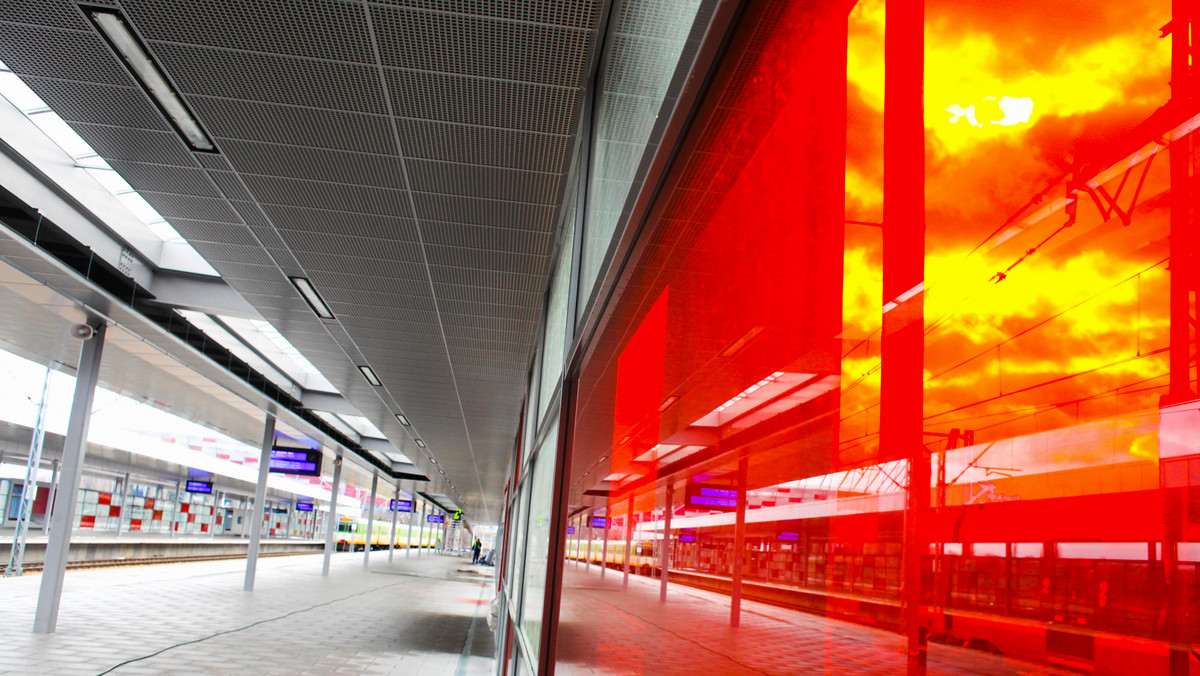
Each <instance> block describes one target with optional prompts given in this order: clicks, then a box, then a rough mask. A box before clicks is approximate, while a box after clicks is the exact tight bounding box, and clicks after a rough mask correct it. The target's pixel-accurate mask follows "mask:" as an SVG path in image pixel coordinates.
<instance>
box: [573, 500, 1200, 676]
mask: <svg viewBox="0 0 1200 676" xmlns="http://www.w3.org/2000/svg"><path fill="white" fill-rule="evenodd" d="M1163 509H1164V496H1163V494H1162V492H1161V491H1156V490H1147V491H1134V492H1127V493H1121V494H1106V495H1091V496H1082V497H1072V498H1060V499H1051V500H1030V501H1013V502H1004V503H990V504H986V505H970V506H966V507H962V506H960V507H948V508H944V509H943V510H942V511H941V512H937V513H934V512H932V511H931V513H930V514H929V517H928V518H927V528H928V533H929V537H928V539H929V540H930V541H931V542H932V543H933V544H931V545H930V549H929V553H928V555H927V556H925V557H924V561H923V566H922V580H921V583H922V591H923V603H922V605H923V609H922V614H923V618H924V624H925V626H926V627H927V629H928V630H929V632H930V638H931V640H932V641H934V642H941V643H946V644H951V645H956V646H963V647H969V648H974V649H979V650H984V651H987V652H991V653H995V654H1002V655H1009V656H1013V657H1021V658H1026V659H1034V660H1038V661H1042V662H1048V663H1051V664H1057V665H1060V666H1065V667H1069V668H1076V669H1084V670H1088V671H1091V670H1092V669H1093V668H1095V665H1104V667H1105V668H1106V669H1113V668H1116V669H1117V671H1115V672H1112V673H1147V672H1148V671H1149V670H1151V669H1152V667H1150V666H1149V665H1151V664H1153V663H1155V662H1156V661H1158V662H1162V661H1165V660H1166V659H1167V645H1168V644H1167V643H1166V641H1165V638H1166V637H1167V636H1169V635H1171V633H1172V632H1173V631H1174V632H1178V633H1177V634H1176V635H1177V636H1183V637H1190V638H1188V639H1185V640H1190V641H1191V642H1192V643H1193V645H1191V647H1190V650H1191V657H1189V660H1190V667H1191V672H1190V673H1191V674H1200V542H1182V543H1180V544H1179V549H1178V552H1179V566H1178V572H1177V573H1176V579H1175V580H1174V583H1175V585H1176V587H1175V590H1174V591H1173V592H1172V593H1171V594H1170V596H1172V597H1175V598H1178V599H1180V606H1178V608H1177V609H1176V610H1175V611H1173V615H1174V617H1175V618H1176V619H1175V622H1176V623H1177V624H1175V625H1174V628H1173V629H1172V627H1170V626H1168V624H1167V619H1166V618H1167V617H1168V609H1167V605H1166V604H1167V603H1168V600H1167V597H1168V594H1167V581H1166V577H1165V575H1164V564H1163V560H1162V544H1161V541H1162V523H1163ZM681 521H683V522H686V519H681ZM903 526H904V516H903V513H902V512H898V511H890V512H875V513H866V514H852V515H846V516H839V517H836V518H831V517H817V518H805V519H802V520H787V521H766V522H760V523H749V524H747V530H746V539H745V542H746V548H745V551H744V558H743V585H742V597H743V598H745V599H748V600H753V601H759V602H763V603H768V604H772V605H777V606H782V607H787V608H792V609H797V610H802V611H805V612H811V613H816V614H820V615H825V616H829V617H836V618H838V619H846V620H851V621H854V622H859V623H863V624H868V625H873V626H878V627H881V628H887V629H892V630H899V629H900V627H901V621H902V615H901V607H900V588H901V583H902V575H903V573H902V566H901V556H902V534H903ZM732 531H733V529H732V527H729V526H721V527H708V528H696V529H681V530H675V531H674V537H673V539H672V551H671V566H670V577H671V580H672V581H673V582H676V583H678V584H683V585H689V586H695V587H700V588H704V589H708V590H711V591H716V592H719V593H724V594H728V593H729V592H730V589H731V584H730V570H731V568H732V565H731V562H732V559H733V551H732V550H733V543H732V537H733V533H732ZM599 533H600V532H599V531H596V535H595V537H596V539H595V540H593V541H591V543H590V546H589V544H588V542H587V540H586V535H585V539H583V540H578V539H575V538H576V537H577V536H576V535H569V536H568V538H570V539H569V540H568V542H567V548H566V554H567V558H568V559H571V560H581V559H584V558H586V559H588V560H590V561H591V562H592V563H595V564H599V563H600V561H601V558H602V554H601V551H602V550H603V549H604V548H603V543H602V542H601V541H600V534H599ZM642 535H643V536H644V534H642ZM612 537H613V539H611V540H609V542H608V547H607V550H606V554H607V557H606V558H607V565H608V567H609V568H611V569H615V570H618V571H620V570H622V569H623V566H624V561H625V542H624V537H623V533H621V532H620V531H619V529H616V530H614V531H613V534H612ZM1193 539H1194V538H1193ZM657 543H658V541H656V540H637V541H635V542H634V545H633V551H632V556H631V558H630V572H631V573H634V574H638V575H645V576H650V577H658V575H659V555H660V552H659V549H658V546H657ZM1122 669H1124V671H1122ZM1153 671H1155V672H1157V671H1158V669H1157V668H1153ZM1163 673H1165V671H1164V672H1163Z"/></svg>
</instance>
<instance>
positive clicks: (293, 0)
mask: <svg viewBox="0 0 1200 676" xmlns="http://www.w3.org/2000/svg"><path fill="white" fill-rule="evenodd" d="M14 1H15V6H14V7H13V8H12V11H11V12H9V13H8V14H6V16H5V17H4V19H5V20H13V21H14V22H13V23H5V22H4V21H3V20H0V59H3V60H5V61H6V62H8V63H9V64H10V65H13V66H14V67H16V68H17V69H18V72H19V73H20V74H22V75H23V76H25V78H26V81H27V82H29V83H30V85H31V86H33V87H35V90H37V91H38V92H39V93H40V94H42V95H43V97H44V98H45V99H46V100H47V101H48V102H51V104H52V105H53V106H54V107H55V108H56V110H59V112H60V113H61V114H63V115H64V117H65V118H67V119H68V120H69V121H71V122H72V125H73V126H74V127H75V128H76V130H77V131H79V133H80V134H81V135H82V136H83V137H84V138H85V140H87V141H88V142H89V143H90V144H91V145H92V146H93V147H94V148H95V149H96V150H97V152H99V153H100V154H101V155H102V156H103V157H105V158H106V159H109V160H110V161H112V162H113V163H114V167H115V168H117V169H118V170H119V171H121V172H122V173H124V174H126V176H127V179H128V180H130V181H131V183H132V184H133V185H134V186H135V187H137V188H138V189H139V190H143V191H145V195H146V198H147V200H148V201H150V203H151V204H152V205H154V206H155V207H156V208H157V209H159V211H160V212H161V213H163V214H164V215H165V216H167V217H168V218H169V219H170V220H171V222H172V223H173V224H174V225H175V227H176V229H177V230H179V232H180V233H181V234H182V235H183V236H184V237H185V238H187V239H188V240H189V241H191V242H192V243H193V245H194V246H195V248H196V249H197V251H199V252H200V253H201V255H203V256H205V257H206V258H208V259H209V260H210V262H211V263H212V265H213V266H214V267H215V268H216V269H217V271H218V272H220V274H221V275H222V276H223V277H224V278H225V279H226V281H227V282H229V284H230V285H231V286H232V287H233V288H234V289H235V290H237V291H239V292H240V293H241V294H242V295H243V297H244V298H246V300H247V301H248V302H250V303H251V304H252V305H254V307H255V308H256V309H257V310H258V311H259V313H260V314H261V315H262V316H263V317H264V318H266V319H267V320H268V321H271V322H272V323H273V324H274V325H275V326H276V328H278V329H279V330H280V331H281V332H282V333H283V334H284V335H285V336H287V337H288V338H289V340H291V341H292V343H293V344H294V345H295V346H296V347H297V349H299V350H300V351H301V352H302V353H303V354H304V355H305V356H306V357H307V358H308V359H309V360H310V361H312V362H313V364H314V365H315V366H317V368H319V369H320V370H321V371H322V373H323V374H325V375H326V377H328V378H329V379H330V380H331V381H332V382H333V384H334V385H335V386H336V387H337V388H338V389H339V390H340V391H341V392H342V393H343V394H344V396H346V397H347V398H348V399H349V400H350V401H351V402H352V403H354V404H355V405H356V406H357V407H358V408H359V409H360V410H361V411H362V412H363V413H364V414H365V415H367V416H368V417H370V418H371V419H372V421H373V422H374V423H375V424H376V425H377V426H379V427H380V429H381V430H382V431H383V432H384V433H385V434H386V435H387V436H388V437H389V438H390V439H391V440H392V441H393V442H394V443H397V444H398V445H401V446H405V447H407V448H410V449H412V448H413V446H412V442H411V440H410V435H411V436H419V437H420V438H422V439H424V440H425V441H426V442H427V444H428V446H429V450H430V451H431V452H432V453H433V454H434V455H435V456H436V457H437V458H438V460H439V463H440V464H441V466H442V467H444V468H446V470H447V471H448V472H449V473H450V475H451V478H452V479H453V480H454V482H455V485H456V486H457V487H458V490H459V491H461V493H462V495H461V496H456V498H455V499H456V501H458V502H460V504H463V505H464V506H465V507H466V508H467V509H468V510H469V511H473V512H475V513H474V514H473V520H474V521H475V522H477V523H484V522H486V521H488V520H493V521H494V520H495V519H497V518H498V517H499V514H500V496H501V494H502V490H503V482H504V479H505V474H504V470H505V469H506V468H507V466H508V459H509V454H510V453H511V450H512V443H513V440H514V438H515V436H516V431H517V428H518V424H519V420H518V415H519V411H520V407H521V398H522V394H523V386H524V383H525V381H526V379H527V368H528V364H529V363H530V360H531V357H532V354H533V348H534V342H535V338H536V326H537V320H538V317H539V316H540V313H541V311H542V302H543V294H544V292H545V289H546V285H547V276H548V274H549V268H550V255H551V253H552V248H553V245H554V242H555V239H556V228H557V224H558V221H559V218H560V212H561V204H560V203H559V201H560V194H561V193H562V192H563V190H562V186H563V180H564V177H563V173H564V171H565V170H566V168H567V166H568V159H569V158H568V153H569V152H570V149H571V148H573V147H574V140H573V138H572V134H574V133H575V130H576V127H577V117H578V109H579V107H580V101H581V100H582V97H583V87H584V83H585V82H586V79H587V77H588V75H589V73H588V64H589V63H590V59H591V56H592V51H593V50H594V49H595V39H596V30H597V21H598V14H599V9H598V8H599V5H598V3H597V2H594V1H585V2H571V3H563V2H558V1H557V0H393V1H388V2H370V3H364V2H359V1H358V0H354V1H348V0H261V1H259V2H253V3H250V2H244V0H123V1H122V3H121V8H122V9H123V10H124V11H126V12H127V14H128V17H129V19H130V21H131V24H132V25H133V26H134V27H135V29H136V30H137V32H138V33H139V35H140V36H141V37H142V39H143V40H145V41H146V42H147V44H148V46H149V48H150V50H151V51H152V52H153V54H154V56H155V57H156V58H157V59H158V60H159V61H160V63H161V64H162V66H163V68H164V70H165V72H166V74H167V75H168V77H169V78H170V79H171V80H172V82H173V83H175V84H176V85H177V86H178V87H179V88H180V89H181V91H182V92H183V97H184V99H185V101H186V102H187V104H188V106H189V107H190V108H191V109H192V111H193V112H194V113H195V114H196V116H197V119H198V121H199V122H200V124H201V125H202V126H203V127H204V128H205V129H206V130H207V131H208V133H209V134H210V135H211V136H212V137H213V139H214V141H215V142H216V145H217V149H218V151H219V153H218V154H203V153H192V152H190V151H188V149H187V146H186V145H185V144H184V143H183V142H182V141H181V140H180V138H179V137H178V136H177V135H176V134H175V133H174V131H172V127H171V126H170V125H169V124H168V123H167V122H166V120H165V119H164V118H163V117H162V115H161V114H160V113H159V111H158V109H157V108H156V107H155V106H154V105H153V104H152V103H151V101H150V99H149V98H148V97H147V95H146V94H145V93H144V92H143V91H142V90H141V88H139V87H137V86H135V84H134V82H133V80H132V79H131V78H130V77H129V76H128V74H127V73H126V72H125V71H124V69H123V68H121V66H120V63H119V62H118V61H117V59H116V58H115V57H114V55H113V54H112V53H111V51H110V50H109V49H108V48H107V46H105V44H104V43H103V42H102V41H101V40H100V39H99V37H98V36H97V34H96V33H95V32H94V30H93V29H92V27H91V26H90V24H89V23H88V22H86V21H84V20H83V19H82V13H81V12H80V11H79V10H78V8H77V7H76V6H75V5H74V4H73V3H71V2H69V1H68V0H14ZM9 4H10V5H12V4H14V3H9ZM7 11H8V7H6V12H7ZM368 13H369V15H368ZM64 28H71V29H74V32H72V31H68V30H63V29H64ZM290 275H301V276H306V277H308V278H309V279H311V280H312V281H313V283H314V284H315V285H316V286H317V288H318V290H319V291H320V292H321V293H322V294H323V295H324V296H325V299H326V301H327V302H328V303H329V304H330V306H331V307H332V308H333V309H334V312H335V314H336V315H337V319H336V320H332V321H321V320H318V319H317V318H316V316H315V315H314V314H313V313H312V312H311V310H310V309H309V307H308V306H307V304H306V303H305V302H304V301H303V300H302V299H301V298H300V296H299V295H298V293H297V292H296V290H295V288H294V287H293V286H292V285H291V283H290V282H288V281H287V277H288V276H290ZM364 362H366V363H369V364H370V365H371V367H372V368H373V369H374V370H375V372H376V373H377V374H378V375H379V376H380V378H381V379H382V380H383V381H384V386H383V387H372V386H370V385H369V384H368V383H367V382H366V381H365V380H364V379H363V378H362V376H361V374H360V373H359V371H358V369H357V365H358V364H360V363H364ZM399 412H403V413H404V414H405V415H406V416H407V417H408V418H409V420H410V421H412V423H413V426H412V427H411V428H404V427H401V426H400V425H399V423H397V422H396V420H395V418H394V415H395V414H396V413H399ZM414 455H416V456H417V457H415V458H414V460H416V461H417V464H418V466H419V467H423V468H427V469H428V468H429V466H428V464H427V463H428V461H427V459H426V457H425V455H424V453H414ZM433 474H435V475H436V474H437V473H436V472H434V473H433ZM459 498H461V500H459Z"/></svg>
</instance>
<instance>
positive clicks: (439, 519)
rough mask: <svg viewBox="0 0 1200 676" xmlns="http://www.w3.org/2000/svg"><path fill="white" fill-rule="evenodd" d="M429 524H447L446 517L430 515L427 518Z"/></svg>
mask: <svg viewBox="0 0 1200 676" xmlns="http://www.w3.org/2000/svg"><path fill="white" fill-rule="evenodd" d="M425 520H426V521H428V522H429V523H446V517H444V516H442V515H441V514H429V515H427V516H426V517H425Z"/></svg>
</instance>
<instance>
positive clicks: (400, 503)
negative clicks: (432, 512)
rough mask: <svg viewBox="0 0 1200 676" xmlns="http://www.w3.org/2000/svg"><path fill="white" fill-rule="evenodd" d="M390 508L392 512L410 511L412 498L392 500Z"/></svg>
mask: <svg viewBox="0 0 1200 676" xmlns="http://www.w3.org/2000/svg"><path fill="white" fill-rule="evenodd" d="M391 510H392V511H393V512H411V511H412V500H392V504H391Z"/></svg>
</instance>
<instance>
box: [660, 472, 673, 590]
mask: <svg viewBox="0 0 1200 676" xmlns="http://www.w3.org/2000/svg"><path fill="white" fill-rule="evenodd" d="M674 499H675V480H674V479H668V480H667V506H666V509H664V510H663V532H662V551H661V552H659V555H658V561H659V564H658V565H659V566H660V567H661V568H662V574H661V575H660V576H659V586H658V600H659V601H662V602H664V603H665V602H666V600H667V578H668V577H669V575H668V572H667V571H668V570H670V568H671V512H673V511H675V508H674V505H672V504H671V503H672V501H673V500H674Z"/></svg>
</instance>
